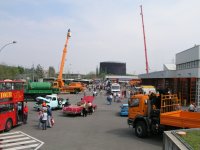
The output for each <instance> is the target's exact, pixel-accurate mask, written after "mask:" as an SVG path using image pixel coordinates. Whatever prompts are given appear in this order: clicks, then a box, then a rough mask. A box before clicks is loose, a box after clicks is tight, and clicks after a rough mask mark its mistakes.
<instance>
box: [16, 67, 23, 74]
mask: <svg viewBox="0 0 200 150" xmlns="http://www.w3.org/2000/svg"><path fill="white" fill-rule="evenodd" d="M17 68H18V71H19V73H20V74H23V73H24V68H23V67H21V66H18V67H17Z"/></svg>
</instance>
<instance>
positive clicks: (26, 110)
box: [23, 102, 28, 124]
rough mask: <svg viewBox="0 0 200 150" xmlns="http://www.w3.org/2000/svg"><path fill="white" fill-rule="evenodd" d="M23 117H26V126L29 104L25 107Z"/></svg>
mask: <svg viewBox="0 0 200 150" xmlns="http://www.w3.org/2000/svg"><path fill="white" fill-rule="evenodd" d="M23 115H24V124H26V123H27V120H28V105H27V102H26V104H25V106H24V110H23Z"/></svg>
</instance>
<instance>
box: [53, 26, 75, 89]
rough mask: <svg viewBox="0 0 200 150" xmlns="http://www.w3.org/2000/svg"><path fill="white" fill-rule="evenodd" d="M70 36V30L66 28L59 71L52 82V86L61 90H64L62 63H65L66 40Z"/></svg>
mask: <svg viewBox="0 0 200 150" xmlns="http://www.w3.org/2000/svg"><path fill="white" fill-rule="evenodd" d="M70 37H71V32H70V29H68V33H67V37H66V42H65V45H64V48H63V54H62V59H61V64H60V72H59V75H58V78H57V80H56V81H55V82H54V83H53V87H54V88H59V89H60V91H61V92H64V91H63V90H64V86H65V83H64V82H63V78H62V75H63V69H64V65H65V59H66V55H67V46H68V41H69V38H70Z"/></svg>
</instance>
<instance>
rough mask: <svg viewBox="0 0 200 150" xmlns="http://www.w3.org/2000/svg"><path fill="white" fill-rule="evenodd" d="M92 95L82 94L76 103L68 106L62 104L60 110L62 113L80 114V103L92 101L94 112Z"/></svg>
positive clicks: (81, 108) (93, 105)
mask: <svg viewBox="0 0 200 150" xmlns="http://www.w3.org/2000/svg"><path fill="white" fill-rule="evenodd" d="M93 101H94V97H93V96H84V97H83V98H82V100H81V101H80V102H78V103H77V104H76V105H69V106H66V107H65V106H64V107H63V109H62V111H63V114H67V115H68V114H72V115H82V110H83V107H82V104H83V103H88V102H91V103H92V108H93V109H92V111H93V112H94V111H95V109H96V108H97V105H95V104H93Z"/></svg>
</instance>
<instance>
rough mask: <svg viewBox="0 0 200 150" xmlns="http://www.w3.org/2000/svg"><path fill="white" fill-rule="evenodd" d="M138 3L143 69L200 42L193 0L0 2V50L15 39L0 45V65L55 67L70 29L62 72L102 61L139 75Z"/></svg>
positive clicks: (89, 69)
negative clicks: (118, 63) (116, 64)
mask: <svg viewBox="0 0 200 150" xmlns="http://www.w3.org/2000/svg"><path fill="white" fill-rule="evenodd" d="M140 5H142V7H143V16H144V27H145V33H146V34H145V35H146V44H147V55H148V62H149V72H154V71H161V70H162V69H163V64H171V63H175V55H176V53H179V52H181V51H184V50H186V49H189V48H191V47H193V46H194V45H195V44H196V45H199V44H200V30H199V27H200V16H199V15H200V9H199V6H200V1H199V0H190V1H188V0H167V1H160V0H151V1H149V0H146V1H145V0H0V48H2V47H3V46H5V45H6V44H8V43H11V42H12V41H16V42H17V43H16V44H9V45H7V46H6V47H4V48H3V49H1V51H0V64H6V65H11V66H22V67H26V68H31V67H32V66H34V67H36V66H37V65H38V64H40V65H41V66H42V67H43V68H44V69H48V68H49V66H53V67H54V68H55V70H56V71H59V65H60V63H61V56H62V52H63V48H64V44H65V40H66V35H67V30H68V29H69V28H70V29H71V34H72V36H71V38H70V39H69V43H68V47H67V56H66V61H65V66H64V73H81V74H87V73H90V72H96V68H97V67H98V68H99V67H100V66H99V65H100V62H104V61H113V62H123V63H126V70H127V73H128V74H136V75H137V74H142V73H145V72H146V66H145V53H144V40H143V32H142V19H141V15H140V11H141V10H140Z"/></svg>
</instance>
